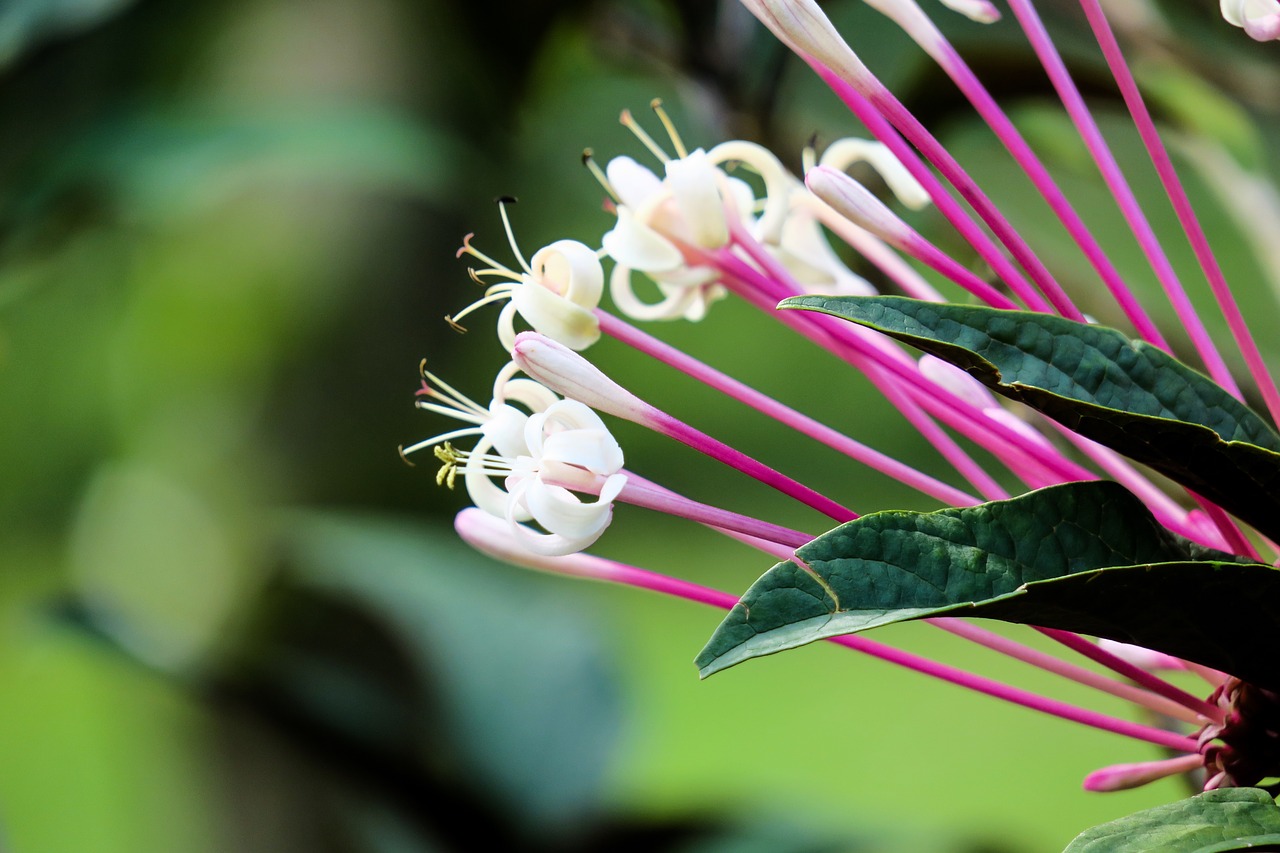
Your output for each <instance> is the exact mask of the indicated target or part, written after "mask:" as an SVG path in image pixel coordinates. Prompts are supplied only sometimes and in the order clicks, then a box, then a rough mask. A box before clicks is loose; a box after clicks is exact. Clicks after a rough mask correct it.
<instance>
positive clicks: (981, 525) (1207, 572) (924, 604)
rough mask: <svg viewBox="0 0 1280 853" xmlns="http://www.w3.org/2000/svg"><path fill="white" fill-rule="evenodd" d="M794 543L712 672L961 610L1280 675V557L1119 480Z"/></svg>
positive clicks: (1269, 680) (752, 598) (846, 528)
mask: <svg viewBox="0 0 1280 853" xmlns="http://www.w3.org/2000/svg"><path fill="white" fill-rule="evenodd" d="M796 557H797V560H796V561H795V562H785V563H779V564H778V565H776V566H774V567H773V568H772V569H770V570H769V571H768V572H766V573H765V574H764V575H763V576H762V577H761V578H760V579H759V580H758V581H756V583H755V584H753V585H752V586H751V588H750V589H748V590H747V592H746V593H745V594H744V595H743V597H742V600H741V601H740V602H739V603H738V604H737V605H736V606H735V607H734V608H733V610H731V611H730V612H729V615H728V616H727V617H726V618H725V620H724V622H722V623H721V625H720V626H719V628H717V629H716V632H715V634H714V635H713V636H712V637H711V640H710V641H709V642H708V643H707V646H706V648H705V649H704V650H703V651H702V653H701V654H700V655H699V656H698V659H697V664H698V666H699V668H700V670H701V672H702V674H703V675H704V676H706V675H710V674H711V673H714V672H718V671H719V670H722V669H725V668H726V667H729V666H732V665H734V664H736V663H739V662H741V661H744V660H748V659H750V658H753V657H759V656H761V655H767V654H771V653H773V652H778V651H782V650H783V649H789V648H794V647H796V646H800V645H804V644H806V643H810V642H813V641H815V640H821V639H825V638H828V637H834V636H838V635H840V634H849V633H853V632H857V631H864V630H867V629H869V628H875V627H878V626H881V625H887V624H891V623H895V622H903V621H907V620H911V619H920V618H926V617H931V616H943V615H948V616H978V617H987V618H992V619H1000V620H1003V621H1006V622H1018V623H1024V624H1031V625H1039V626H1043V627H1050V628H1061V629H1065V630H1070V631H1078V632H1081V633H1087V634H1093V635H1095V636H1102V637H1108V638H1110V639H1114V640H1120V641H1122V642H1128V643H1135V644H1137V645H1141V646H1146V647H1148V648H1153V649H1159V650H1160V651H1164V652H1168V653H1169V654H1173V655H1177V656H1179V657H1183V658H1187V659H1189V660H1194V661H1198V662H1200V663H1204V664H1206V665H1208V666H1213V667H1216V668H1219V669H1224V670H1226V671H1229V672H1231V673H1233V674H1235V675H1238V676H1240V677H1241V678H1244V679H1246V680H1249V681H1254V682H1256V683H1258V684H1262V685H1266V686H1272V687H1280V672H1278V671H1277V670H1278V668H1277V667H1276V666H1275V660H1274V656H1273V654H1272V651H1271V640H1272V638H1273V637H1275V636H1276V633H1277V630H1280V571H1276V570H1275V569H1272V568H1271V567H1269V566H1262V565H1258V564H1254V563H1243V562H1239V561H1238V558H1236V557H1233V556H1231V555H1228V554H1224V553H1221V552H1217V551H1212V550H1210V549H1207V548H1204V547H1202V546H1200V545H1197V544H1195V543H1193V542H1190V541H1188V540H1186V539H1183V538H1181V537H1179V536H1176V535H1174V534H1173V533H1170V532H1169V531H1167V530H1165V529H1164V528H1163V527H1161V526H1160V525H1159V523H1158V522H1157V521H1156V520H1155V518H1154V517H1152V515H1151V513H1150V512H1149V511H1148V510H1147V508H1146V507H1145V506H1144V505H1143V504H1142V502H1141V501H1139V500H1138V499H1137V498H1136V497H1134V496H1133V495H1132V494H1130V493H1129V492H1128V491H1127V490H1125V489H1124V488H1123V487H1122V486H1119V485H1117V484H1116V483H1111V482H1103V481H1094V482H1087V483H1067V484H1065V485H1061V486H1053V487H1051V488H1047V489H1041V490H1040V491H1037V492H1032V493H1030V494H1027V495H1023V496H1022V497H1018V498H1014V499H1012V500H1008V501H996V502H992V503H987V504H982V505H980V506H975V507H963V508H959V509H945V510H940V511H938V512H931V513H917V512H881V513H876V514H874V515H868V516H864V517H862V518H860V519H858V520H856V521H851V522H848V523H846V524H843V525H841V526H839V527H837V528H835V529H834V530H831V531H830V532H828V533H824V534H823V535H822V536H819V537H818V538H817V539H815V540H814V541H812V542H810V543H809V544H807V545H804V546H802V547H801V548H799V549H798V550H797V551H796ZM802 562H803V564H804V565H801V563H802ZM1224 614H1229V616H1225V617H1224ZM1224 619H1225V621H1224Z"/></svg>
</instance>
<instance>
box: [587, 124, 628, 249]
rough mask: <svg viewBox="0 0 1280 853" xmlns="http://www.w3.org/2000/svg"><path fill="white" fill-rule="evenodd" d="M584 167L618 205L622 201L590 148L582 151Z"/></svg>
mask: <svg viewBox="0 0 1280 853" xmlns="http://www.w3.org/2000/svg"><path fill="white" fill-rule="evenodd" d="M582 165H584V166H586V167H587V171H588V172H590V173H591V176H592V177H593V178H595V179H596V182H597V183H599V184H600V186H601V187H603V188H604V191H605V192H606V193H608V194H609V198H611V199H613V203H614V204H617V203H618V202H619V201H620V199H619V198H618V194H617V193H616V192H614V190H613V184H611V183H609V179H608V177H606V176H605V173H604V169H601V168H600V164H599V163H597V162H596V159H595V152H594V151H592V150H591V149H590V148H584V149H582ZM601 251H603V250H601Z"/></svg>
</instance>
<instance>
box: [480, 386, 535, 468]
mask: <svg viewBox="0 0 1280 853" xmlns="http://www.w3.org/2000/svg"><path fill="white" fill-rule="evenodd" d="M528 421H529V416H528V415H526V414H525V413H524V412H522V411H520V410H519V409H517V408H516V407H515V406H508V405H506V404H505V403H501V402H499V401H498V400H494V401H493V402H492V403H490V404H489V420H488V421H486V422H485V423H484V424H483V425H481V427H480V429H481V430H482V431H483V433H484V437H485V438H487V439H488V440H489V442H490V443H491V444H492V445H493V447H494V449H495V450H497V451H498V453H499V454H500V455H502V456H505V457H507V458H508V459H515V458H516V457H517V456H528V455H529V446H528V445H527V444H526V443H525V440H524V428H525V424H526V423H528ZM482 452H483V451H482Z"/></svg>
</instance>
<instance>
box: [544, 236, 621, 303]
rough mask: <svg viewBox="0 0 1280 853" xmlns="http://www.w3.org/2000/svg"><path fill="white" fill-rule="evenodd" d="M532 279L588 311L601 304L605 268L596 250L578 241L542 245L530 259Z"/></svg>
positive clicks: (559, 241)
mask: <svg viewBox="0 0 1280 853" xmlns="http://www.w3.org/2000/svg"><path fill="white" fill-rule="evenodd" d="M529 267H530V268H531V269H532V270H533V279H534V282H535V283H536V284H539V285H541V286H543V287H545V288H547V289H548V290H550V291H551V292H552V293H555V294H557V295H559V296H562V297H564V298H565V299H568V300H569V301H570V302H572V303H573V304H574V305H578V306H580V307H582V308H586V309H588V310H590V309H593V308H595V307H596V306H597V305H599V304H600V297H601V295H602V294H603V293H604V269H603V268H602V267H601V266H600V258H598V257H597V256H596V253H595V252H594V251H593V250H591V249H590V248H588V247H587V246H586V245H584V244H583V243H579V242H578V241H577V240H557V241H556V242H554V243H552V244H551V245H549V246H543V247H542V248H541V249H539V250H538V251H537V253H536V254H535V255H534V256H533V258H532V259H531V260H530V261H529Z"/></svg>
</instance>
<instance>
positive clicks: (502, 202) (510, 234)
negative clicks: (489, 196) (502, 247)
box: [495, 195, 533, 275]
mask: <svg viewBox="0 0 1280 853" xmlns="http://www.w3.org/2000/svg"><path fill="white" fill-rule="evenodd" d="M497 201H498V214H499V215H500V216H501V217H502V227H503V228H504V229H506V232H507V243H509V244H510V245H511V254H513V255H515V256H516V260H517V261H519V262H520V268H521V269H523V270H524V271H525V272H527V273H528V274H529V275H533V270H531V269H530V268H529V262H528V261H526V260H525V259H524V255H522V254H520V247H519V246H517V245H516V235H515V232H514V231H512V230H511V218H510V217H509V216H507V205H509V204H515V203H516V202H517V201H518V199H517V198H516V197H515V196H509V195H504V196H502V197H501V198H499V199H498V200H497ZM495 266H496V265H495Z"/></svg>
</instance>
